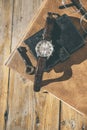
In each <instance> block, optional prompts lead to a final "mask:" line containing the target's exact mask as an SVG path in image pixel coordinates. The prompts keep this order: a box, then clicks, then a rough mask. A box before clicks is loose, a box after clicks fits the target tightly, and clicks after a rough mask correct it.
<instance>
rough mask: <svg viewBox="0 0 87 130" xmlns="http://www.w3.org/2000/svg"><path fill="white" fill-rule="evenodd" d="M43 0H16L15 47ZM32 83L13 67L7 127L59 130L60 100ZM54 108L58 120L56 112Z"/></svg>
mask: <svg viewBox="0 0 87 130" xmlns="http://www.w3.org/2000/svg"><path fill="white" fill-rule="evenodd" d="M29 4H31V7H30V8H28V6H29ZM40 4H41V1H34V2H33V1H30V0H29V1H26V2H25V0H22V1H21V0H19V1H18V0H15V1H14V11H13V28H12V45H11V50H13V49H14V47H15V44H16V43H17V42H18V41H19V39H20V38H21V36H22V35H24V34H23V33H24V32H23V30H25V28H26V26H27V24H28V23H29V21H30V19H31V18H32V16H33V14H34V12H35V11H36V9H37V7H38V6H40ZM19 5H20V6H19ZM35 5H37V6H35ZM26 8H27V12H26ZM32 85H33V84H32V82H31V81H29V80H27V79H25V78H24V77H22V76H20V75H19V74H18V73H16V72H14V71H13V70H11V71H10V80H9V98H8V107H9V113H8V120H7V127H6V130H46V129H47V130H49V129H50V130H53V128H55V130H58V122H59V121H58V120H59V116H58V115H59V100H58V99H55V98H54V97H53V96H52V95H51V94H48V93H43V92H41V93H37V94H35V93H34V92H33V87H32ZM55 104H56V105H55ZM54 110H55V121H54V120H53V119H54V114H52V111H54ZM48 111H49V112H48Z"/></svg>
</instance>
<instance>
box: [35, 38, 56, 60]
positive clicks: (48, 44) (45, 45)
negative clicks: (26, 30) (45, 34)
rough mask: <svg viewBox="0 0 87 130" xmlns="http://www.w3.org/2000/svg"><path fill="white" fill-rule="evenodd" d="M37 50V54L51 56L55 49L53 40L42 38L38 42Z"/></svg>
mask: <svg viewBox="0 0 87 130" xmlns="http://www.w3.org/2000/svg"><path fill="white" fill-rule="evenodd" d="M35 50H36V53H37V56H41V57H47V58H49V57H50V56H51V55H52V53H53V50H54V48H53V45H52V41H47V40H42V41H40V42H38V44H37V45H36V48H35Z"/></svg>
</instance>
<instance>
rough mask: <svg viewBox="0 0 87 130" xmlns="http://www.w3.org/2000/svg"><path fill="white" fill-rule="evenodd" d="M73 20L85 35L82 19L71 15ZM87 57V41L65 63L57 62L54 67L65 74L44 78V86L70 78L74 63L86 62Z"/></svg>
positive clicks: (57, 71)
mask: <svg viewBox="0 0 87 130" xmlns="http://www.w3.org/2000/svg"><path fill="white" fill-rule="evenodd" d="M71 20H72V21H73V23H74V24H75V25H76V28H77V29H78V31H79V32H80V34H81V35H84V32H83V30H82V28H81V26H80V19H78V18H74V17H71ZM86 59H87V43H85V46H83V47H82V48H80V49H79V50H77V51H76V52H74V53H73V54H72V55H71V56H70V58H69V59H68V60H66V61H65V62H63V63H59V64H57V65H56V66H55V67H54V68H53V69H54V71H55V72H56V73H61V72H63V75H62V76H61V77H57V78H55V79H51V78H50V79H48V80H44V81H43V82H42V87H44V86H46V85H48V84H50V83H54V82H61V81H65V80H68V79H70V78H71V77H72V75H73V71H72V66H73V65H78V64H81V63H82V62H84V61H85V60H86Z"/></svg>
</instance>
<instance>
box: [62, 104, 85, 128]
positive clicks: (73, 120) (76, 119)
mask: <svg viewBox="0 0 87 130" xmlns="http://www.w3.org/2000/svg"><path fill="white" fill-rule="evenodd" d="M60 129H61V130H86V129H87V118H85V117H84V116H82V115H81V114H80V113H77V112H76V111H75V110H73V109H72V108H70V107H68V106H67V105H66V104H65V103H62V104H61V123H60Z"/></svg>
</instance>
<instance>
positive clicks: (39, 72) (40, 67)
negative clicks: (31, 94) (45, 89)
mask: <svg viewBox="0 0 87 130" xmlns="http://www.w3.org/2000/svg"><path fill="white" fill-rule="evenodd" d="M46 59H47V58H46V57H38V62H37V67H36V72H35V80H34V91H36V92H38V91H40V88H41V83H42V82H41V81H42V77H43V72H44V68H45V65H46Z"/></svg>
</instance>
